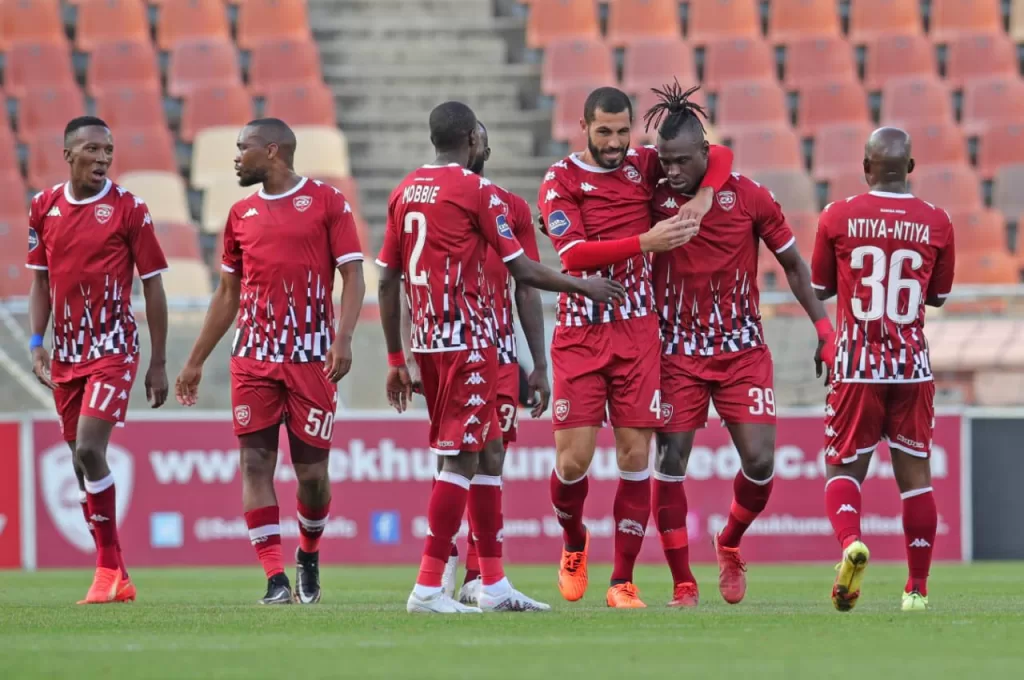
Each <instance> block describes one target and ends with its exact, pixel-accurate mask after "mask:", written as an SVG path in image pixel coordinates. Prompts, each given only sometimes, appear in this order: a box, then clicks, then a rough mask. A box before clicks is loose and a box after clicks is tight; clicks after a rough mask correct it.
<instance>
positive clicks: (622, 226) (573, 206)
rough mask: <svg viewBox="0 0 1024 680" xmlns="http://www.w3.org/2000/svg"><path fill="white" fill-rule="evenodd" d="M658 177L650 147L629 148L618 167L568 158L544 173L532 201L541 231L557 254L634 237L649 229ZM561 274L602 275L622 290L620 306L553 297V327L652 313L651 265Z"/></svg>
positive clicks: (632, 262) (631, 261) (639, 259)
mask: <svg viewBox="0 0 1024 680" xmlns="http://www.w3.org/2000/svg"><path fill="white" fill-rule="evenodd" d="M660 175H661V165H660V164H659V163H658V152H657V150H656V149H655V148H654V147H650V146H648V147H641V148H639V149H630V150H629V151H628V152H627V154H626V159H625V161H624V162H623V164H622V165H620V166H619V167H617V168H615V169H613V170H608V169H605V168H601V167H597V166H593V165H587V164H586V163H584V162H583V161H582V160H581V159H580V157H579V155H578V154H571V155H569V156H568V157H567V158H564V159H563V160H560V161H558V162H557V163H555V164H554V165H552V166H551V168H550V169H549V170H548V173H547V174H546V175H545V176H544V183H543V184H541V187H540V193H539V194H538V197H537V202H538V205H539V207H540V212H541V215H542V216H543V218H544V225H545V230H546V231H547V234H548V236H549V237H550V238H551V242H552V243H553V244H554V246H555V250H557V251H558V254H559V255H563V254H564V253H565V252H566V251H568V250H569V249H570V248H572V247H573V246H576V245H578V244H580V243H583V242H584V241H602V240H614V239H620V238H628V237H630V236H639V235H640V234H643V233H644V232H646V231H648V230H649V229H650V228H651V208H650V201H651V195H652V193H653V191H654V184H655V182H656V181H657V178H658V177H659V176H660ZM564 271H565V272H566V273H567V274H572V275H574V276H579V277H581V278H587V277H588V276H605V277H608V278H611V279H614V280H616V281H618V282H620V283H621V284H622V285H623V286H625V288H626V298H625V300H623V301H622V302H612V303H603V302H594V301H592V300H590V299H589V298H586V297H584V296H582V295H579V294H571V295H570V294H567V293H562V294H560V295H559V298H558V314H557V317H556V320H557V323H558V325H565V326H585V325H589V324H597V323H607V322H609V321H621V320H623V319H632V318H638V317H642V316H647V315H648V314H650V313H651V312H652V311H653V296H652V293H651V266H650V260H649V259H648V258H647V257H646V256H645V255H634V256H632V257H630V258H627V259H625V260H623V261H621V262H618V263H616V264H614V265H612V266H610V267H604V268H601V269H597V270H593V271H583V272H577V271H570V270H564Z"/></svg>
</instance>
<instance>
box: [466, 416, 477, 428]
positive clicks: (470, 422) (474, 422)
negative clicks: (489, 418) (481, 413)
mask: <svg viewBox="0 0 1024 680" xmlns="http://www.w3.org/2000/svg"><path fill="white" fill-rule="evenodd" d="M479 424H480V419H479V418H477V417H476V416H470V417H469V418H468V419H467V420H466V422H465V423H463V426H465V427H469V426H470V425H479Z"/></svg>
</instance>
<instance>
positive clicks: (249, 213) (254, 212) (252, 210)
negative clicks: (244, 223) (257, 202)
mask: <svg viewBox="0 0 1024 680" xmlns="http://www.w3.org/2000/svg"><path fill="white" fill-rule="evenodd" d="M259 214H260V213H259V211H258V210H256V208H249V209H248V210H246V211H245V214H244V215H242V219H243V220H244V219H245V218H246V217H256V216H257V215H259Z"/></svg>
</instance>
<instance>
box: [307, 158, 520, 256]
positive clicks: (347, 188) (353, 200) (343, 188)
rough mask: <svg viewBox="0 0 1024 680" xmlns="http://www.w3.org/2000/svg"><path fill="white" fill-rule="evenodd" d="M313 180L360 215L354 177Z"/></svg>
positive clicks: (357, 189) (366, 244) (359, 202)
mask: <svg viewBox="0 0 1024 680" xmlns="http://www.w3.org/2000/svg"><path fill="white" fill-rule="evenodd" d="M313 179H316V180H318V181H320V182H323V183H324V184H327V185H329V186H332V187H334V188H335V189H337V190H338V191H340V192H341V193H342V194H343V195H344V196H345V200H346V201H348V203H349V205H351V206H352V212H353V213H355V214H356V216H357V217H358V216H360V215H362V201H360V196H359V184H358V183H357V182H356V180H355V178H354V177H321V176H317V177H314V178H313ZM531 203H532V201H531ZM360 242H361V243H362V244H363V248H364V249H365V248H369V246H370V244H369V243H368V242H367V241H360Z"/></svg>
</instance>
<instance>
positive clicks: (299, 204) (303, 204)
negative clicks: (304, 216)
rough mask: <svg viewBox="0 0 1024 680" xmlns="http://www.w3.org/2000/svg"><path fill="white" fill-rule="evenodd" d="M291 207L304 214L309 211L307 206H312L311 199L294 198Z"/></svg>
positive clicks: (304, 197)
mask: <svg viewBox="0 0 1024 680" xmlns="http://www.w3.org/2000/svg"><path fill="white" fill-rule="evenodd" d="M292 205H294V206H295V209H296V210H298V211H299V212H306V211H307V210H308V209H309V206H311V205H313V197H312V196H296V197H295V198H293V199H292Z"/></svg>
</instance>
